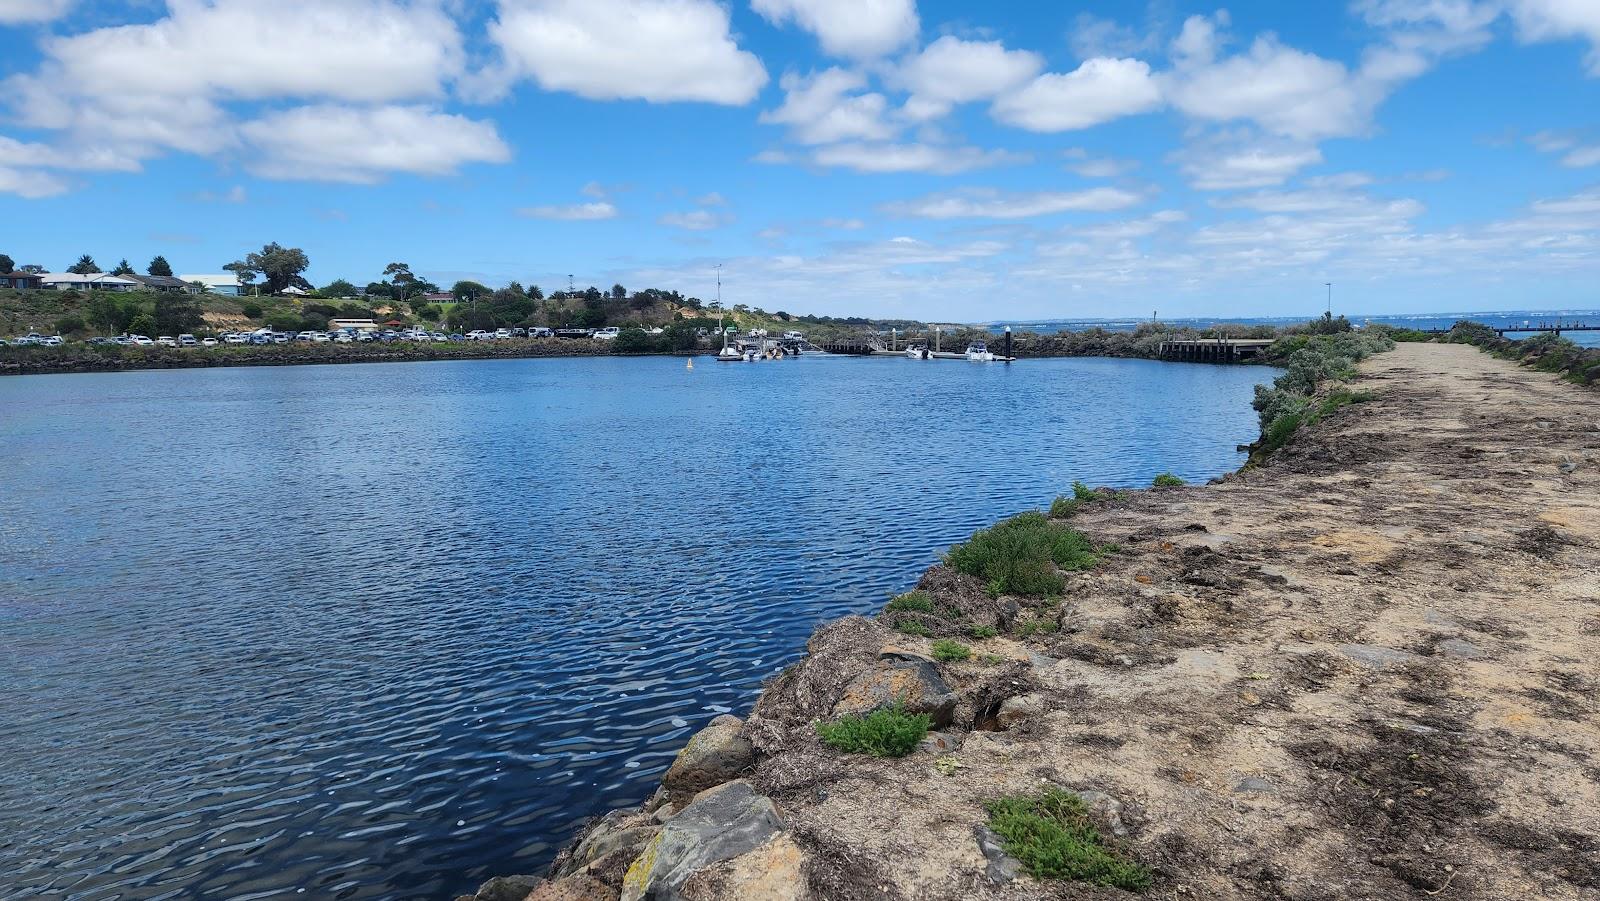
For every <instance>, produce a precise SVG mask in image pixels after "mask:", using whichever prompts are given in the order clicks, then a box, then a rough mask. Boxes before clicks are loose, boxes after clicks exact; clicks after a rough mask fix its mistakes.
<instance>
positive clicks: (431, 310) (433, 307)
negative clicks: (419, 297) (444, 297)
mask: <svg viewBox="0 0 1600 901" xmlns="http://www.w3.org/2000/svg"><path fill="white" fill-rule="evenodd" d="M414 312H415V313H416V314H417V316H418V317H419V318H422V319H426V320H427V321H429V322H438V321H439V305H438V304H433V303H425V304H423V305H422V306H420V307H418V308H417V309H416V310H415V311H414Z"/></svg>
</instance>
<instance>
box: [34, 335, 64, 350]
mask: <svg viewBox="0 0 1600 901" xmlns="http://www.w3.org/2000/svg"><path fill="white" fill-rule="evenodd" d="M65 343H67V342H65V341H63V340H61V336H60V335H46V336H45V337H43V338H40V339H39V344H40V346H41V347H60V346H61V345H63V344H65Z"/></svg>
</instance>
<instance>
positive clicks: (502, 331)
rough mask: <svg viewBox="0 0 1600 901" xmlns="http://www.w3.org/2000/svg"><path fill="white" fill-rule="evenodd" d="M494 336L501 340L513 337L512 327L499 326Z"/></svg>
mask: <svg viewBox="0 0 1600 901" xmlns="http://www.w3.org/2000/svg"><path fill="white" fill-rule="evenodd" d="M494 337H495V339H496V340H499V341H503V340H505V339H507V338H510V337H511V329H508V328H497V329H495V330H494Z"/></svg>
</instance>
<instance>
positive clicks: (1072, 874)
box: [984, 786, 1151, 892]
mask: <svg viewBox="0 0 1600 901" xmlns="http://www.w3.org/2000/svg"><path fill="white" fill-rule="evenodd" d="M984 807H985V809H986V810H987V811H988V813H989V824H988V825H989V829H990V830H992V831H993V832H994V833H995V834H996V835H998V836H1000V839H1001V841H1002V842H1003V843H1004V845H1005V850H1006V853H1007V854H1009V855H1011V856H1012V857H1015V858H1016V859H1017V860H1019V861H1021V862H1022V865H1023V866H1024V867H1025V868H1027V871H1028V873H1029V875H1031V876H1034V877H1035V878H1038V879H1070V880H1073V881H1076V882H1087V883H1090V884H1092V885H1103V886H1109V887H1112V888H1120V889H1124V890H1126V891H1130V892H1138V891H1143V890H1144V889H1146V888H1149V887H1150V883H1151V876H1150V871H1149V870H1148V869H1146V868H1145V867H1143V866H1141V865H1140V864H1138V863H1136V862H1134V861H1131V860H1129V859H1128V858H1127V857H1126V856H1125V855H1124V854H1122V853H1121V852H1119V851H1118V850H1116V849H1115V848H1113V847H1112V846H1111V844H1110V843H1109V842H1107V840H1106V839H1105V837H1104V836H1102V835H1101V834H1100V831H1099V830H1098V829H1097V828H1095V825H1094V822H1093V820H1092V819H1091V818H1090V816H1089V807H1088V805H1086V804H1085V803H1084V802H1083V799H1082V798H1080V797H1078V796H1077V795H1076V794H1074V793H1072V792H1069V791H1064V790H1062V789H1059V788H1056V787H1054V786H1050V787H1047V788H1045V789H1044V790H1043V791H1042V792H1040V793H1039V794H1036V795H1016V796H1010V797H1004V798H997V799H995V800H993V801H990V802H988V803H987V804H985V805H984Z"/></svg>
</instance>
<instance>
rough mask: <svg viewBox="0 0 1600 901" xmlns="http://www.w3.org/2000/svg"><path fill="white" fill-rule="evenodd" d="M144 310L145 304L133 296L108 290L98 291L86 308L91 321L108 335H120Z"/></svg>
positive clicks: (91, 297) (90, 298)
mask: <svg viewBox="0 0 1600 901" xmlns="http://www.w3.org/2000/svg"><path fill="white" fill-rule="evenodd" d="M143 311H144V308H143V306H142V305H141V304H140V303H139V302H138V301H137V300H134V299H133V298H131V297H126V298H125V297H119V296H118V295H116V294H112V293H110V292H108V291H97V292H95V293H94V294H93V295H91V296H90V297H89V305H88V307H87V309H86V312H87V314H88V318H89V323H90V324H91V325H93V326H94V327H95V328H96V329H99V330H100V331H101V332H104V333H105V334H108V335H120V334H122V333H124V332H126V331H127V330H128V329H129V327H130V326H131V325H132V324H133V318H134V317H135V316H137V315H139V314H140V313H142V312H143Z"/></svg>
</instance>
